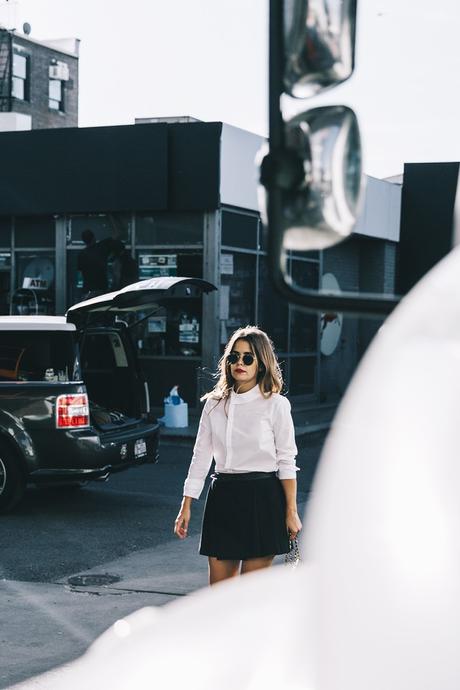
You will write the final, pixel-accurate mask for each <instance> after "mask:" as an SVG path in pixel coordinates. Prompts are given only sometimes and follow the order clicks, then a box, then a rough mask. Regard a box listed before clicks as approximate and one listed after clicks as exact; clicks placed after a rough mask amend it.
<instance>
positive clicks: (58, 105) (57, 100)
mask: <svg viewBox="0 0 460 690" xmlns="http://www.w3.org/2000/svg"><path fill="white" fill-rule="evenodd" d="M48 96H49V98H48V106H49V108H50V110H58V111H59V112H61V113H63V112H64V110H65V108H64V82H62V81H61V80H60V79H50V80H49V84H48Z"/></svg>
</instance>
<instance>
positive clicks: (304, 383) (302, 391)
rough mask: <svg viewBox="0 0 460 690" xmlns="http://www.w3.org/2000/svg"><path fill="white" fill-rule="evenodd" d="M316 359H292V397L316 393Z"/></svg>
mask: <svg viewBox="0 0 460 690" xmlns="http://www.w3.org/2000/svg"><path fill="white" fill-rule="evenodd" d="M315 372H316V357H290V358H289V381H288V384H289V385H288V393H289V395H290V396H300V395H313V394H314V392H315Z"/></svg>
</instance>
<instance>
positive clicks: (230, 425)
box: [225, 396, 235, 469]
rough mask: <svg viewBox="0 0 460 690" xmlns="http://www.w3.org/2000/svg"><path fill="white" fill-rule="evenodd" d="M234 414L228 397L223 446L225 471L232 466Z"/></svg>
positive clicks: (231, 402) (231, 401)
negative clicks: (224, 445) (224, 447)
mask: <svg viewBox="0 0 460 690" xmlns="http://www.w3.org/2000/svg"><path fill="white" fill-rule="evenodd" d="M234 412H235V405H234V403H233V400H232V397H231V396H230V403H229V406H228V419H227V432H226V436H225V444H226V450H227V452H226V457H225V469H227V468H228V467H231V466H232V430H233V415H234Z"/></svg>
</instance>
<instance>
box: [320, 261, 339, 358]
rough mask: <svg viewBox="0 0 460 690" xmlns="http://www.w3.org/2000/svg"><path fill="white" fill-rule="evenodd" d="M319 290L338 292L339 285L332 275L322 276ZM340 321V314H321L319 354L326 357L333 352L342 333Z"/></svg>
mask: <svg viewBox="0 0 460 690" xmlns="http://www.w3.org/2000/svg"><path fill="white" fill-rule="evenodd" d="M321 289H322V290H331V292H340V285H339V284H338V282H337V278H336V277H335V275H334V274H333V273H325V274H324V275H323V277H322V279H321ZM342 321H343V315H342V314H336V313H332V312H330V313H323V314H321V354H323V355H326V356H328V355H332V353H333V352H334V351H335V349H336V347H337V345H338V344H339V340H340V335H341V333H342Z"/></svg>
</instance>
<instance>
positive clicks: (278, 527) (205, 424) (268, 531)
mask: <svg viewBox="0 0 460 690" xmlns="http://www.w3.org/2000/svg"><path fill="white" fill-rule="evenodd" d="M219 373H220V378H219V380H218V382H217V384H216V386H215V387H214V389H213V390H212V391H211V392H210V393H208V394H207V395H205V396H204V399H206V404H205V406H204V409H203V412H202V415H201V420H200V425H199V429H198V434H197V438H196V442H195V447H194V451H193V457H192V461H191V463H190V469H189V472H188V476H187V479H186V480H185V484H184V497H183V499H182V504H181V507H180V511H179V514H178V516H177V518H176V522H175V525H174V532H175V534H176V535H177V536H178V537H179V538H180V539H185V537H186V536H187V531H188V525H189V522H190V515H191V503H192V499H193V498H199V496H200V494H201V491H202V489H203V485H204V482H205V479H206V476H207V474H208V471H209V468H210V466H211V462H212V459H213V458H214V460H215V463H216V471H215V474H213V475H212V482H211V486H210V488H209V492H208V496H207V499H206V506H205V511H204V517H203V527H202V534H201V544H200V553H201V554H203V555H206V556H208V559H209V581H210V584H215V583H216V582H219V581H221V580H225V579H227V578H229V577H234V576H235V575H238V574H239V573H240V572H241V573H248V572H251V571H253V570H258V569H260V568H267V567H268V566H270V565H271V563H272V561H273V558H274V557H275V555H277V554H282V553H286V552H287V551H288V550H289V539H290V538H291V539H292V538H294V537H296V536H297V534H298V532H299V530H300V529H301V528H302V524H301V522H300V519H299V516H298V513H297V500H296V494H297V482H296V471H297V469H298V468H297V467H296V465H295V456H296V454H297V448H296V445H295V440H294V425H293V423H292V418H291V413H290V404H289V401H288V400H287V398H285V397H284V396H282V395H280V391H281V388H282V385H283V381H282V376H281V372H280V369H279V365H278V362H277V361H276V357H275V354H274V351H273V346H272V343H271V341H270V339H269V338H268V336H267V334H266V333H264V332H263V331H261V330H260V329H258V328H256V327H254V326H248V327H246V328H240V329H239V330H237V331H236V332H235V333H234V334H233V335H232V337H231V338H230V340H229V342H228V344H227V346H226V348H225V352H224V354H223V356H222V358H221V360H220V362H219Z"/></svg>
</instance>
